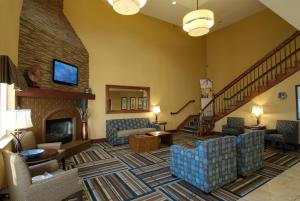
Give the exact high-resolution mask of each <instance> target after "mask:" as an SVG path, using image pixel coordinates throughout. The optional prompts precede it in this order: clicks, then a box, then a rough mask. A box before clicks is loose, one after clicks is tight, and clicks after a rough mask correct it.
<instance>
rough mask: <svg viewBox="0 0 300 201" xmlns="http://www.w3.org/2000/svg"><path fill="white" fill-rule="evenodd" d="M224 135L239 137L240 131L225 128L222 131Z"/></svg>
mask: <svg viewBox="0 0 300 201" xmlns="http://www.w3.org/2000/svg"><path fill="white" fill-rule="evenodd" d="M222 134H223V135H239V134H240V131H239V129H237V128H224V129H223V130H222Z"/></svg>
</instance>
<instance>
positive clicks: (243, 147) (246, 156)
mask: <svg viewBox="0 0 300 201" xmlns="http://www.w3.org/2000/svg"><path fill="white" fill-rule="evenodd" d="M236 149H237V170H238V175H241V176H248V175H249V174H251V173H252V172H254V171H256V170H259V169H260V168H262V167H263V165H264V157H263V153H264V131H252V132H249V133H244V134H240V135H239V136H237V138H236Z"/></svg>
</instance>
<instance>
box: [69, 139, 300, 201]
mask: <svg viewBox="0 0 300 201" xmlns="http://www.w3.org/2000/svg"><path fill="white" fill-rule="evenodd" d="M186 135H188V134H185V135H183V134H179V135H175V139H174V142H175V143H177V142H181V143H180V144H185V145H187V146H192V145H194V142H195V140H196V139H197V138H195V137H194V136H186ZM182 142H183V143H182ZM169 160H170V151H169V147H164V148H161V149H159V150H157V151H154V152H150V153H143V154H137V153H133V152H132V151H131V150H130V149H129V147H128V145H122V146H111V145H110V144H108V143H106V142H104V143H99V144H94V145H93V146H92V147H91V148H90V149H88V150H86V151H83V152H81V153H79V154H77V155H75V156H73V157H71V158H69V159H68V160H67V161H66V162H67V165H68V168H74V167H77V168H78V172H79V176H80V177H81V178H82V181H83V182H82V188H83V190H84V194H85V195H84V199H85V200H87V201H91V200H93V201H114V200H116V201H130V200H134V201H169V200H173V201H174V200H180V201H185V200H186V201H190V200H195V201H196V200H197V201H198V200H200V201H202V200H203V201H204V200H205V201H206V200H207V201H237V200H238V199H240V198H242V197H243V196H245V195H247V194H248V193H250V192H251V191H253V190H255V189H257V188H258V187H260V186H261V185H263V184H265V183H266V182H268V181H270V180H271V179H273V178H274V177H276V176H277V175H279V174H281V173H282V172H284V171H285V170H287V169H288V168H290V167H291V166H293V165H295V164H297V163H298V162H299V161H300V154H299V152H286V153H282V152H281V150H275V149H272V148H267V149H266V150H265V152H264V160H265V163H264V167H263V168H262V169H260V170H258V171H256V172H255V173H253V174H252V175H250V176H248V177H246V178H238V179H237V180H235V181H234V182H232V183H230V184H227V185H225V186H223V187H222V188H219V189H216V190H215V191H213V192H211V193H209V194H207V193H204V192H202V191H201V190H199V189H197V188H195V187H193V186H192V185H190V184H189V183H187V182H185V181H183V180H180V179H178V178H176V177H174V176H172V175H171V173H170V169H169V163H170V162H169Z"/></svg>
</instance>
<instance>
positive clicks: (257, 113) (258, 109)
mask: <svg viewBox="0 0 300 201" xmlns="http://www.w3.org/2000/svg"><path fill="white" fill-rule="evenodd" d="M251 113H252V114H254V116H255V117H256V123H257V125H259V124H260V119H259V118H260V117H261V116H262V114H263V113H264V110H263V107H262V106H260V105H254V106H252V111H251Z"/></svg>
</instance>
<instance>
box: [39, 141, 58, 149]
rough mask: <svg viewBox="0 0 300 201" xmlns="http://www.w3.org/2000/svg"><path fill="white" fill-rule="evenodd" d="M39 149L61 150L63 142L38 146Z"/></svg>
mask: <svg viewBox="0 0 300 201" xmlns="http://www.w3.org/2000/svg"><path fill="white" fill-rule="evenodd" d="M37 147H38V148H39V149H61V142H52V143H43V144H38V145H37Z"/></svg>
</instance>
